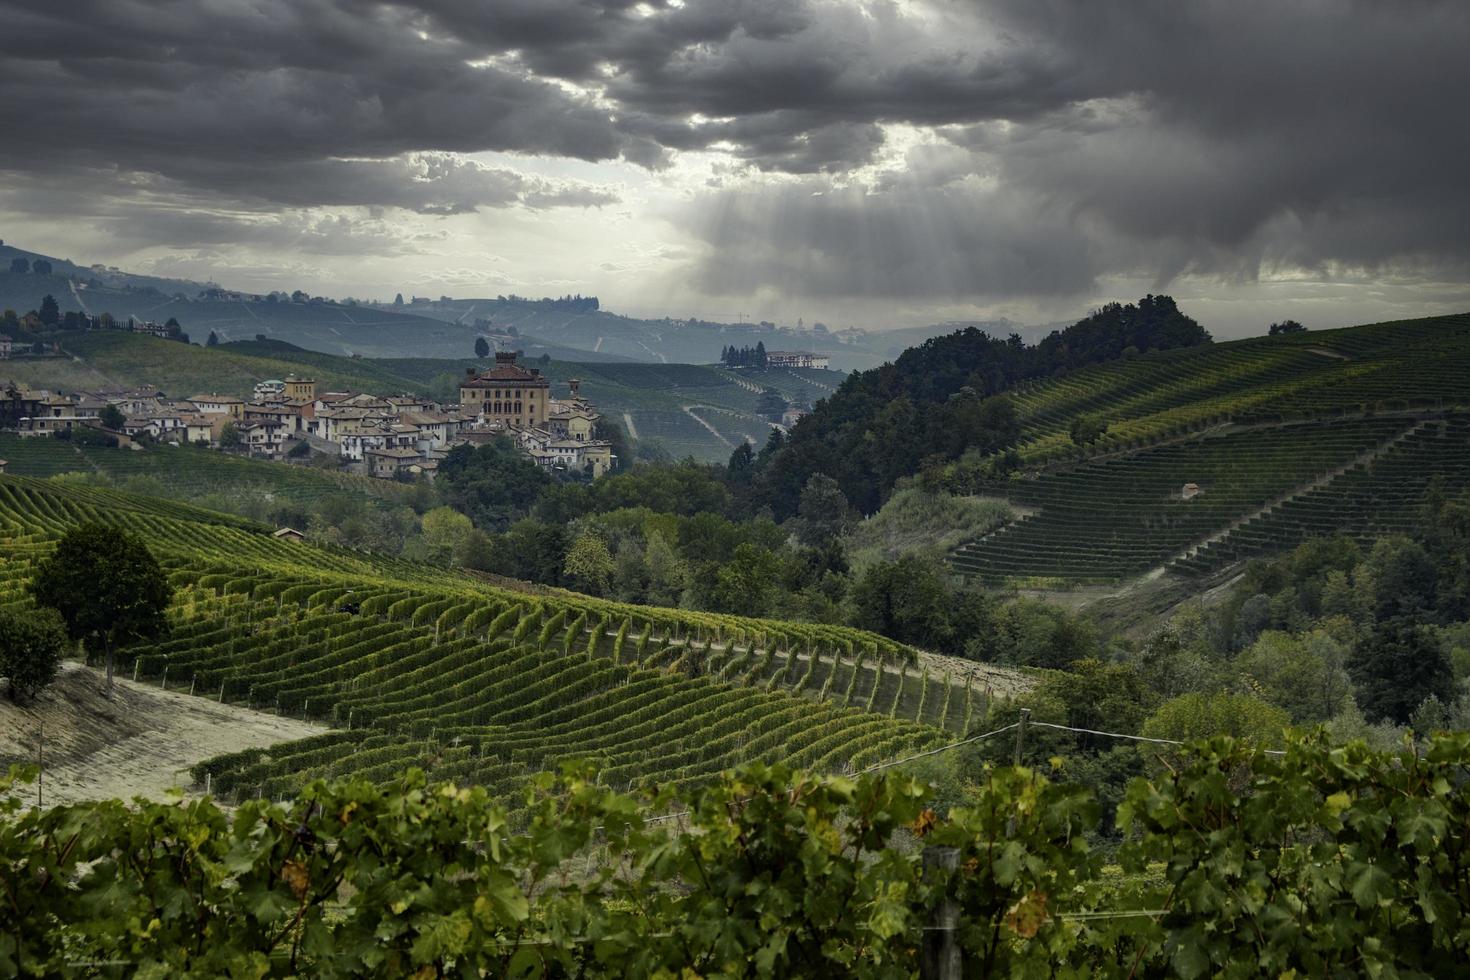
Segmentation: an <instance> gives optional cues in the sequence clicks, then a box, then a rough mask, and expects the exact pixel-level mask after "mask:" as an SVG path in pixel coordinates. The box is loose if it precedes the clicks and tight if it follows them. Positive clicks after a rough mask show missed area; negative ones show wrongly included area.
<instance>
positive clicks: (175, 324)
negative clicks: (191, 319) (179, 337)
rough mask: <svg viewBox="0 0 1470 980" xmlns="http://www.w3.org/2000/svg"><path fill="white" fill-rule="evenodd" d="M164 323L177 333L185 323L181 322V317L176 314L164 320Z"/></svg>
mask: <svg viewBox="0 0 1470 980" xmlns="http://www.w3.org/2000/svg"><path fill="white" fill-rule="evenodd" d="M163 325H164V326H165V327H167V328H168V329H169V330H171V331H173V332H175V333H177V332H178V331H180V330H182V329H184V328H183V325H182V324H180V323H179V318H178V317H176V316H171V317H169V318H168V319H167V320H165V321H164V324H163Z"/></svg>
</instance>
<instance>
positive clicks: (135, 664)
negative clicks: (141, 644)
mask: <svg viewBox="0 0 1470 980" xmlns="http://www.w3.org/2000/svg"><path fill="white" fill-rule="evenodd" d="M142 659H143V658H142V657H134V658H133V681H134V682H136V681H137V680H138V663H139V661H141V660H142Z"/></svg>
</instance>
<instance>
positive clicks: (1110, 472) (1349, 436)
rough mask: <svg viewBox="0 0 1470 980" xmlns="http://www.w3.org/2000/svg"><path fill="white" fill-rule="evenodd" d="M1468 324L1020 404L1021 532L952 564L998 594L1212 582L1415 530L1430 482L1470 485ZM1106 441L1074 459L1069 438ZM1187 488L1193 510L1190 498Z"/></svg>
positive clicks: (1063, 384) (1142, 377)
mask: <svg viewBox="0 0 1470 980" xmlns="http://www.w3.org/2000/svg"><path fill="white" fill-rule="evenodd" d="M1467 364H1470V315H1461V316H1450V317H1436V318H1430V319H1424V320H1410V321H1404V322H1399V323H1385V324H1373V325H1369V326H1363V327H1350V328H1347V329H1343V330H1329V331H1322V332H1316V333H1303V334H1294V335H1285V336H1278V337H1259V338H1254V339H1251V340H1245V341H1238V342H1234V343H1226V344H1215V345H1211V346H1208V347H1203V348H1193V349H1187V350H1178V351H1167V352H1163V353H1158V354H1149V355H1144V356H1139V357H1134V358H1125V359H1123V360H1120V361H1116V362H1111V363H1108V364H1103V365H1098V366H1096V367H1091V368H1085V369H1082V370H1079V371H1076V372H1073V373H1071V374H1068V375H1065V376H1062V377H1059V378H1054V379H1050V380H1047V381H1044V382H1039V383H1036V384H1033V385H1025V386H1022V387H1020V388H1018V389H1017V390H1016V391H1015V392H1014V393H1013V394H1012V396H1011V397H1012V398H1013V399H1014V401H1015V403H1016V406H1017V409H1018V412H1019V415H1020V420H1021V428H1022V438H1021V444H1020V446H1019V452H1020V455H1021V458H1022V461H1023V464H1024V465H1025V470H1024V471H1023V473H1021V474H1019V475H1017V476H1015V477H1013V478H1011V479H1010V480H1008V481H1005V482H1000V483H990V484H987V485H986V486H985V487H983V488H982V489H983V491H984V492H986V493H989V494H993V495H997V496H1004V497H1005V498H1006V499H1007V500H1008V501H1009V502H1010V503H1011V504H1013V505H1015V506H1017V507H1018V508H1019V509H1020V510H1021V511H1022V512H1024V514H1025V516H1023V517H1022V518H1021V519H1019V520H1017V521H1015V522H1014V523H1011V524H1009V525H1006V526H1005V527H1002V528H1000V529H999V530H996V531H994V532H991V533H989V534H987V535H985V536H984V537H981V538H978V539H975V540H971V541H968V542H965V543H964V544H961V545H960V546H959V547H957V548H955V549H954V550H953V551H952V552H951V553H950V556H949V561H950V564H951V567H953V568H954V569H955V570H956V571H958V572H961V573H962V574H965V575H969V576H972V577H974V578H977V579H979V580H981V581H984V582H988V583H991V584H1007V585H1012V586H1034V587H1039V588H1052V587H1058V586H1068V585H1086V584H1101V583H1112V582H1118V581H1122V580H1125V579H1128V578H1131V577H1134V576H1138V575H1142V574H1144V573H1147V572H1151V571H1155V570H1159V569H1168V570H1170V571H1173V572H1176V573H1180V574H1183V575H1199V574H1207V573H1211V572H1214V571H1217V570H1220V569H1222V568H1225V567H1227V566H1229V565H1230V564H1232V563H1234V562H1236V561H1239V560H1241V559H1244V558H1250V557H1255V556H1259V555H1265V554H1270V553H1273V552H1275V551H1279V550H1283V549H1288V548H1291V547H1293V546H1295V545H1296V544H1298V543H1300V542H1301V541H1302V540H1303V539H1304V538H1306V537H1310V536H1312V535H1317V534H1332V533H1337V532H1344V533H1348V534H1351V535H1353V536H1355V537H1357V538H1359V539H1360V540H1368V539H1370V538H1372V537H1375V536H1381V535H1383V534H1389V533H1396V532H1403V531H1406V530H1409V529H1411V528H1412V527H1413V524H1414V521H1415V519H1416V517H1417V515H1418V512H1419V509H1420V506H1421V505H1422V503H1423V500H1424V499H1425V494H1426V493H1427V491H1428V489H1429V487H1430V484H1431V481H1432V480H1434V479H1435V478H1436V477H1437V478H1438V479H1439V481H1440V483H1441V484H1442V485H1443V487H1444V489H1445V490H1446V491H1454V490H1456V489H1459V488H1463V487H1466V486H1467V485H1470V431H1467V428H1466V426H1467V420H1470V415H1466V414H1465V413H1464V410H1465V409H1466V408H1467V407H1470V370H1466V367H1465V366H1466V365H1467ZM1084 415H1089V416H1093V417H1095V418H1097V419H1098V420H1100V421H1103V422H1106V423H1107V425H1108V428H1107V431H1106V433H1105V434H1104V435H1103V436H1102V437H1101V438H1100V439H1099V440H1098V441H1097V442H1096V443H1094V444H1092V445H1090V446H1088V447H1086V448H1085V449H1084V448H1080V447H1077V446H1075V445H1073V443H1072V441H1071V438H1070V431H1069V430H1070V426H1071V423H1072V422H1073V421H1075V420H1076V419H1077V418H1079V417H1081V416H1084ZM1186 484H1193V485H1195V487H1197V492H1194V491H1191V492H1189V493H1186V492H1185V489H1184V488H1185V486H1186Z"/></svg>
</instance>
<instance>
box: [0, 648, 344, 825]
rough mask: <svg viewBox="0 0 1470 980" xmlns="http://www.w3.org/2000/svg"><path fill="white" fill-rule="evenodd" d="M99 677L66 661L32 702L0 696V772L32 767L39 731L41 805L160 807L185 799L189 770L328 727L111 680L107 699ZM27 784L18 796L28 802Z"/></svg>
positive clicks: (31, 789)
mask: <svg viewBox="0 0 1470 980" xmlns="http://www.w3.org/2000/svg"><path fill="white" fill-rule="evenodd" d="M103 683H104V682H103V675H102V672H101V671H100V670H97V669H94V668H91V667H86V666H83V665H82V664H77V663H67V664H66V665H65V667H64V669H63V671H62V674H61V676H60V677H59V678H58V679H57V681H56V683H55V684H53V685H52V686H51V687H50V688H49V689H47V690H46V691H45V692H44V693H43V694H42V695H41V696H40V697H39V698H37V699H36V700H35V701H34V702H31V703H28V704H25V705H16V704H13V703H11V702H10V701H9V700H8V699H5V698H4V697H3V696H0V770H3V769H5V768H6V767H8V766H9V765H11V764H12V763H16V762H24V763H31V764H34V763H35V761H36V742H37V736H38V734H40V733H41V732H42V731H43V730H44V733H45V745H44V760H45V767H44V773H45V776H44V784H43V788H44V793H45V804H46V805H47V806H50V805H52V804H58V803H74V802H78V801H81V800H98V799H111V798H121V799H131V798H133V797H134V796H144V797H147V798H149V799H155V800H159V799H162V798H163V796H164V794H165V793H166V792H167V791H168V790H169V789H170V788H172V787H175V786H181V787H184V788H185V789H186V790H191V791H193V792H199V791H202V789H203V787H200V786H191V785H190V784H191V779H190V776H189V772H188V770H189V768H190V767H191V766H193V765H194V764H195V763H198V762H202V761H203V760H205V759H208V758H211V757H212V756H216V755H221V754H223V753H225V752H238V751H240V750H241V749H247V748H253V747H257V746H259V747H265V746H270V745H275V744H277V743H280V742H290V741H294V740H296V739H300V738H306V737H308V736H311V735H318V734H320V733H322V732H324V731H326V730H327V729H326V728H325V727H323V726H321V725H315V724H312V723H310V722H305V721H299V720H296V719H293V718H282V717H279V716H277V715H271V714H265V713H263V712H259V711H252V710H250V709H249V708H240V707H235V706H232V705H228V704H217V703H215V702H214V701H211V700H210V699H209V698H206V697H195V696H193V695H190V694H188V693H186V692H183V691H163V690H160V689H159V688H158V687H156V686H152V685H149V684H144V683H141V682H140V683H134V682H133V681H130V680H127V679H125V678H123V677H118V678H116V685H117V687H116V691H115V693H114V696H113V697H112V699H111V700H109V699H108V698H107V697H106V696H105V694H104V693H103ZM34 792H35V786H34V785H32V786H30V787H28V788H27V789H26V790H25V793H26V794H27V795H31V794H34Z"/></svg>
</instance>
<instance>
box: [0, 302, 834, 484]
mask: <svg viewBox="0 0 1470 980" xmlns="http://www.w3.org/2000/svg"><path fill="white" fill-rule="evenodd" d="M58 342H59V343H60V344H61V347H62V350H63V351H64V352H65V354H66V355H67V356H66V357H61V358H33V359H23V360H22V359H17V360H12V361H9V362H6V363H4V364H0V381H13V382H16V383H19V384H27V385H30V386H32V387H36V388H48V389H52V390H56V389H60V390H65V391H78V390H81V391H89V390H96V389H100V388H118V387H126V386H136V385H143V384H152V385H155V386H157V387H158V388H160V389H162V390H163V391H164V392H165V393H167V394H168V395H170V396H174V397H188V396H190V395H194V394H199V393H217V394H227V395H233V396H235V397H238V398H247V397H249V396H250V394H251V390H252V388H253V387H254V385H255V384H256V382H259V381H264V380H267V379H272V378H275V379H280V378H284V377H286V375H288V374H297V375H306V374H310V375H312V376H313V377H315V378H316V379H317V380H318V381H320V382H321V384H322V385H323V390H333V391H344V390H345V391H365V392H371V393H375V394H399V393H404V392H411V393H414V394H419V395H424V396H427V397H431V398H435V399H441V400H448V401H453V400H457V398H458V387H457V386H458V384H459V382H460V380H462V379H463V377H464V375H465V372H466V371H467V370H470V369H474V370H483V369H484V368H485V367H486V362H484V361H480V360H476V359H475V358H473V357H461V358H452V359H451V358H428V357H415V358H362V357H344V356H340V355H334V354H324V353H320V352H316V351H310V350H305V349H302V348H300V347H296V346H295V345H293V344H288V343H284V342H281V341H273V340H266V341H256V340H246V341H239V342H231V343H223V344H220V345H218V346H216V347H200V346H196V345H181V344H178V343H175V342H170V341H165V340H160V339H157V338H153V337H146V336H141V335H135V334H129V333H125V332H122V331H87V332H73V333H63V334H60V335H59V337H58ZM527 353H528V354H529V353H531V352H527ZM533 363H534V366H536V367H538V368H539V369H540V370H541V371H542V373H544V374H545V375H546V376H547V377H549V378H551V379H552V380H553V381H554V382H560V383H562V384H564V383H565V382H566V381H567V380H569V379H571V378H579V379H581V380H582V382H583V387H582V392H583V394H584V395H586V396H587V397H588V398H589V399H590V400H591V401H592V402H593V404H595V405H596V406H597V407H598V409H599V411H601V412H603V413H604V414H605V415H606V416H607V418H608V419H609V420H610V421H612V422H614V423H616V424H618V425H620V426H621V427H623V429H624V430H625V432H626V433H627V435H629V436H630V437H632V438H633V439H635V440H640V441H646V442H648V443H655V444H657V445H658V446H659V447H661V448H662V449H663V450H664V451H665V452H667V453H668V454H669V455H671V456H673V457H675V458H683V457H685V456H693V457H694V458H695V459H699V460H704V461H710V462H714V461H724V460H725V459H727V458H728V457H729V455H730V452H731V451H732V450H733V449H734V448H735V447H736V446H737V445H739V444H740V443H741V442H743V441H746V440H750V441H753V442H755V443H757V444H763V443H764V442H765V440H766V438H767V437H768V434H769V432H770V431H771V424H770V422H769V421H768V420H766V419H765V418H762V417H761V416H760V415H758V414H757V405H758V403H759V401H760V398H761V393H762V391H763V390H765V389H767V388H769V389H772V390H775V391H776V392H778V393H779V394H780V395H781V396H782V398H783V400H785V401H787V402H788V403H791V404H798V405H810V404H812V403H813V402H816V401H818V400H820V399H821V398H824V397H826V396H827V395H830V394H831V393H832V392H833V391H835V390H836V388H837V386H838V385H839V384H841V382H842V380H843V378H844V377H845V375H843V374H841V373H840V372H836V371H825V370H817V369H799V368H791V369H779V370H769V371H766V372H763V373H761V374H760V375H759V376H748V375H745V374H742V373H741V372H739V371H732V370H727V369H725V368H721V367H717V366H713V365H696V364H636V363H632V362H626V363H615V362H597V363H580V362H573V361H561V360H540V361H536V362H533Z"/></svg>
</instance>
